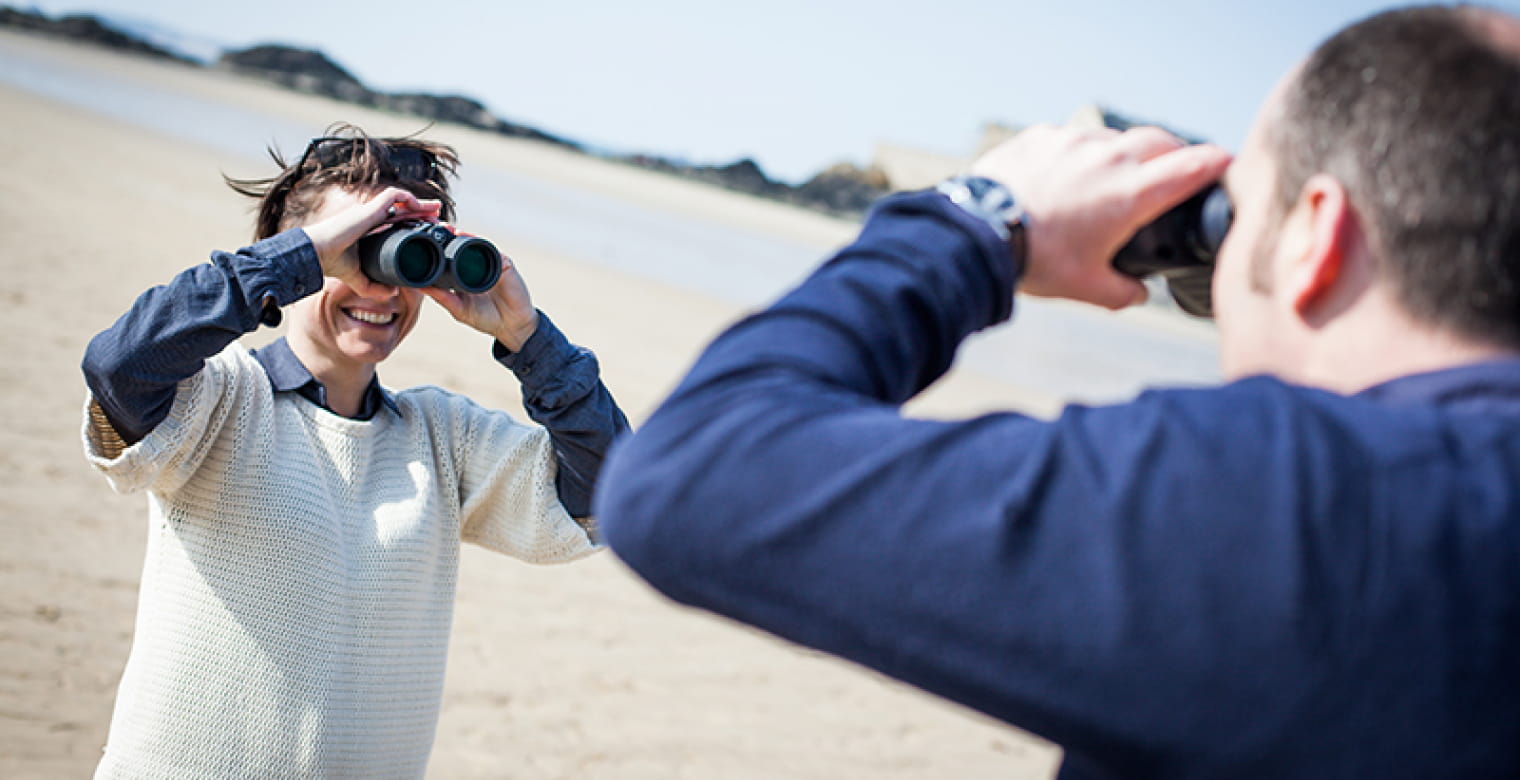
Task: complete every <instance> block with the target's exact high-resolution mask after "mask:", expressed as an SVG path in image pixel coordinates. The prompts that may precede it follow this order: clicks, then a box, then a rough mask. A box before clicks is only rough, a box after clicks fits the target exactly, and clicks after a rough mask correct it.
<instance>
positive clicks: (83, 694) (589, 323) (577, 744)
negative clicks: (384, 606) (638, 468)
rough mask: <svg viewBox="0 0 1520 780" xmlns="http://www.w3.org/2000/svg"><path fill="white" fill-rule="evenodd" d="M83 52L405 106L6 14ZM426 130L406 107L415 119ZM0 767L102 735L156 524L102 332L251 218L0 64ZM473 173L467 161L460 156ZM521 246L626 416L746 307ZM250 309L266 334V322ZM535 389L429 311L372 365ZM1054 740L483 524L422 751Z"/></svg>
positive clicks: (476, 388) (80, 57) (465, 139)
mask: <svg viewBox="0 0 1520 780" xmlns="http://www.w3.org/2000/svg"><path fill="white" fill-rule="evenodd" d="M0 47H26V48H27V49H28V50H29V51H33V50H34V51H36V52H38V53H39V56H50V57H58V58H67V59H68V60H69V61H70V62H71V63H73V64H74V65H76V66H77V65H80V64H83V65H84V66H87V67H98V68H110V69H112V70H113V71H115V72H117V73H119V74H127V75H128V76H130V77H132V78H142V79H145V80H151V81H153V82H154V83H156V84H158V85H160V86H161V87H163V88H165V89H175V90H182V91H185V92H187V93H193V94H204V95H208V96H215V97H217V98H218V99H225V100H237V101H239V102H241V103H243V104H246V105H248V106H251V107H257V108H258V109H259V110H261V111H269V112H272V113H277V114H279V115H281V116H290V117H298V118H301V119H303V120H306V121H313V122H316V123H318V124H325V122H326V121H329V120H331V119H338V118H345V119H353V120H354V121H357V122H359V123H361V124H365V125H367V126H369V127H370V128H371V129H372V130H376V131H380V132H386V131H387V129H388V126H390V125H395V124H397V123H399V122H401V121H402V120H398V119H396V118H393V117H382V116H379V115H372V114H368V113H366V112H361V111H357V110H355V109H354V108H352V107H350V106H344V105H340V104H336V103H330V102H327V101H324V100H319V99H315V98H309V97H303V96H296V95H292V94H290V93H286V92H282V91H279V90H275V89H272V88H268V87H265V86H262V85H257V84H253V83H251V82H248V81H245V80H240V79H236V78H232V77H229V76H226V75H222V74H213V73H204V72H198V71H193V70H189V69H184V68H178V67H172V66H164V65H159V64H155V63H148V62H144V61H140V60H136V59H131V58H126V57H122V56H119V55H115V54H109V53H104V52H99V51H95V50H90V49H79V48H76V47H74V46H72V45H67V44H61V43H53V42H47V43H44V42H40V41H38V40H36V39H29V38H18V37H15V36H14V35H10V34H0ZM406 125H407V127H406V129H414V125H415V123H414V122H410V121H408V122H406ZM434 135H437V136H439V137H443V138H445V139H446V140H449V141H451V142H453V143H455V144H457V145H459V146H460V147H461V149H462V151H463V152H464V155H465V159H466V160H467V162H469V161H474V162H477V163H481V164H490V165H495V166H500V167H503V168H507V169H513V170H522V171H526V172H530V173H533V174H534V175H537V176H543V177H549V178H552V179H554V180H556V181H559V182H562V183H566V184H572V185H575V186H582V187H587V188H593V189H600V190H605V191H608V192H622V193H632V194H634V195H636V196H638V197H640V198H642V199H644V200H645V201H646V202H653V203H658V204H660V207H662V208H667V209H669V210H671V211H673V212H677V213H683V214H687V215H689V216H692V217H694V218H703V219H711V220H717V221H729V222H732V223H733V224H736V225H745V226H749V227H758V228H761V229H764V230H768V231H774V232H777V233H778V234H785V235H789V236H793V237H795V238H797V239H798V240H807V241H816V242H822V243H828V242H836V241H841V240H844V239H845V238H847V237H848V236H849V235H850V233H851V232H852V230H853V228H852V226H851V225H849V224H848V223H842V222H838V221H835V220H827V219H823V218H821V217H817V216H816V215H812V214H807V213H804V212H800V211H796V210H793V209H789V208H785V207H780V206H777V205H775V204H771V203H764V202H760V201H756V200H753V199H750V198H745V197H742V196H737V195H732V194H730V193H722V192H714V191H712V190H708V189H705V188H701V187H697V186H695V185H692V184H689V183H686V182H681V181H676V180H673V179H669V178H666V177H662V176H658V175H653V174H649V173H646V172H643V171H637V170H632V169H628V168H624V167H621V166H617V165H611V164H607V163H603V162H598V161H595V160H591V159H588V158H584V157H579V156H575V155H569V154H565V153H562V152H559V151H557V150H553V149H548V148H545V147H542V146H538V145H534V144H527V143H521V142H514V141H510V140H507V139H500V138H496V137H491V136H487V135H484V134H480V133H474V132H471V131H467V130H460V129H453V128H439V129H438V132H437V133H435V134H434ZM0 159H4V160H5V163H4V164H3V165H0V192H3V193H4V196H3V198H0V224H3V225H4V227H3V228H0V258H3V259H0V262H3V271H4V277H3V278H4V281H3V282H0V318H3V319H0V356H3V359H0V409H3V410H4V414H5V422H6V424H5V425H3V426H0V475H3V476H0V480H3V491H0V524H3V527H0V533H3V538H4V540H5V543H4V547H3V552H0V593H3V594H4V598H3V600H0V658H3V659H4V661H3V666H0V776H3V777H7V778H32V777H36V778H56V777H82V776H87V775H88V774H89V773H90V772H91V771H92V769H93V767H94V764H95V761H96V760H97V758H98V756H99V752H100V748H101V746H102V744H103V743H104V740H105V737H106V728H107V724H108V722H109V718H110V711H111V704H112V701H113V698H114V694H115V687H116V684H117V681H118V679H119V677H120V674H121V669H122V665H123V663H124V661H125V659H126V656H127V651H128V648H129V645H130V642H131V637H132V625H133V614H134V609H135V601H136V591H137V583H138V577H139V573H140V567H141V563H142V555H143V549H144V536H145V531H146V523H145V518H146V512H145V505H144V499H143V497H142V496H118V495H115V494H113V493H112V492H111V490H110V489H109V488H108V487H107V485H106V483H105V481H104V479H102V478H101V477H99V476H98V475H97V474H95V473H94V472H93V471H92V470H91V469H90V468H89V467H88V466H87V465H86V464H85V461H84V459H83V456H82V454H81V447H80V441H79V427H80V421H79V410H80V404H81V401H82V399H83V396H84V387H83V382H82V380H81V377H80V374H79V370H78V368H77V366H78V361H79V358H80V356H81V354H82V352H83V349H84V346H85V343H86V342H87V340H88V339H89V338H90V337H91V336H92V335H93V334H94V333H95V332H97V331H99V330H100V329H102V328H104V327H106V326H107V325H109V324H110V322H111V321H112V320H113V319H114V318H115V317H116V316H118V315H119V314H120V313H121V312H122V311H125V309H126V308H127V306H128V305H129V304H130V303H131V301H132V299H133V298H134V297H135V296H136V295H137V294H138V293H139V292H141V291H142V290H143V289H145V288H146V287H148V286H150V285H152V284H156V283H160V282H163V281H166V280H167V279H169V278H170V277H171V276H173V274H175V273H176V272H178V271H179V270H181V269H183V268H184V267H187V266H189V265H191V264H193V263H196V262H200V261H202V260H203V259H204V258H205V256H206V254H207V252H208V251H209V250H210V249H211V248H226V249H233V248H236V247H237V246H240V245H241V244H243V243H245V237H246V236H247V234H248V230H249V225H250V216H249V214H248V212H247V210H246V204H245V203H243V202H242V201H241V200H240V199H239V198H238V197H236V196H234V195H233V194H231V193H230V191H228V190H227V189H226V188H225V187H224V186H223V185H222V184H221V181H220V179H219V176H218V172H219V171H224V170H225V171H229V172H234V173H239V172H242V173H246V172H249V171H248V166H247V162H246V160H245V159H244V158H234V157H230V156H227V155H224V154H219V153H217V152H214V151H209V150H206V149H203V148H198V147H194V146H190V145H187V144H183V143H179V142H176V141H174V140H172V139H168V138H166V137H164V136H162V135H159V134H155V133H152V132H148V131H145V130H142V129H140V128H137V127H135V126H130V125H126V124H121V123H117V122H113V121H110V120H107V119H103V118H101V117H100V116H99V115H96V114H94V113H92V112H89V111H87V110H84V109H80V108H76V107H71V106H66V105H63V104H60V103H57V102H54V101H52V100H49V99H45V98H40V97H36V96H33V95H31V94H29V93H26V92H22V91H18V90H17V89H15V88H12V87H8V86H0ZM466 175H468V174H467V173H466ZM493 238H496V239H497V240H498V242H499V243H501V244H502V245H504V246H506V247H508V248H509V249H511V250H512V251H513V254H514V256H515V257H516V259H517V261H518V263H519V265H520V267H521V268H523V270H524V275H525V276H526V277H527V279H528V282H529V284H530V286H531V288H532V290H533V293H534V297H535V301H536V302H537V303H538V304H539V305H540V306H541V307H542V308H543V309H545V310H546V311H548V312H550V313H551V314H552V315H553V316H554V317H555V319H556V320H557V321H558V322H559V323H560V324H561V326H562V327H563V328H564V329H565V331H566V332H567V333H569V334H570V335H571V337H572V338H573V339H575V340H576V341H578V342H580V343H583V344H585V345H587V346H590V347H592V348H593V349H595V350H596V351H597V353H598V355H599V356H600V357H601V358H602V364H603V369H604V376H605V379H606V382H607V384H608V385H609V387H611V388H612V391H613V392H614V394H615V395H617V396H618V397H619V399H620V400H621V401H622V402H623V404H624V406H625V408H627V409H628V410H629V413H630V416H631V417H632V418H633V419H634V421H635V424H637V422H638V421H639V420H640V419H642V418H643V417H644V416H645V415H646V414H647V413H648V411H649V410H650V409H651V408H652V406H653V405H654V404H655V403H656V402H657V401H658V400H659V398H660V397H661V396H662V394H663V393H664V392H665V391H666V390H668V389H669V388H670V387H671V385H672V384H673V383H674V382H675V381H676V380H677V379H678V378H679V376H680V373H681V371H682V370H683V369H684V368H685V367H686V366H687V365H688V364H689V363H690V361H691V360H692V358H693V357H694V356H695V354H696V353H697V351H698V350H699V349H700V347H701V346H702V345H703V344H704V343H706V342H707V341H708V340H709V339H710V338H711V337H712V336H713V335H714V334H715V333H716V332H717V331H718V330H719V329H720V328H721V327H723V326H724V325H725V324H726V323H728V322H730V321H732V320H733V319H734V318H735V317H736V316H738V315H739V314H741V312H740V311H739V310H738V309H737V308H736V307H735V306H733V305H731V304H726V303H723V302H720V301H716V300H712V299H707V298H703V297H701V296H697V295H694V294H691V293H687V292H683V291H680V290H677V289H673V288H671V287H669V286H665V285H661V284H658V283H655V282H652V281H648V280H644V279H639V278H634V277H631V276H627V275H623V274H618V273H614V272H610V271H607V270H605V269H603V268H599V267H597V266H595V265H592V264H588V263H586V262H583V261H581V260H579V259H577V258H574V257H557V256H553V255H550V254H548V253H544V252H538V251H535V250H533V249H532V248H531V247H521V246H516V245H514V243H513V241H512V237H511V236H493ZM272 335H273V334H271V333H269V332H261V333H259V334H256V335H254V336H250V337H249V338H248V339H246V342H247V343H249V344H250V345H257V344H261V343H264V342H266V341H268V340H269V339H270V338H271V337H272ZM381 374H382V377H383V378H384V379H385V381H386V382H387V384H389V385H392V386H407V385H410V384H416V383H422V382H427V383H433V384H440V385H444V386H446V387H450V388H452V389H454V390H457V391H461V392H464V393H467V394H469V395H472V396H474V397H475V398H477V399H479V400H480V401H482V402H484V403H487V404H490V405H495V406H498V407H500V408H504V409H507V410H509V411H512V412H513V413H520V406H519V399H518V397H517V396H516V394H515V388H513V387H511V385H512V384H513V383H512V382H510V381H509V380H508V381H503V380H504V378H505V375H504V373H503V372H502V370H501V369H500V368H498V367H496V366H495V365H494V364H492V363H491V361H490V360H489V359H488V356H487V343H486V340H485V339H484V337H482V336H479V335H478V334H474V333H473V332H469V331H466V330H464V329H462V328H461V327H459V326H457V325H455V324H454V323H453V322H451V321H450V320H449V318H448V317H447V316H446V315H444V314H443V312H442V311H441V310H437V309H434V310H432V311H430V312H428V313H427V314H426V315H424V317H423V321H422V323H421V324H420V325H419V327H418V329H417V330H416V332H415V333H414V334H413V335H412V337H411V339H410V341H409V342H408V343H407V344H406V345H404V346H403V348H402V349H401V350H400V351H399V352H398V353H397V355H396V356H395V357H394V358H393V359H392V360H391V361H389V362H388V363H387V364H386V365H385V366H384V367H383V369H382V372H381ZM1019 403H1022V404H1024V406H1025V407H1026V408H1029V407H1042V406H1043V408H1039V409H1038V410H1039V411H1046V410H1048V408H1049V399H1039V398H1035V397H1032V396H1029V395H1028V394H1026V393H1022V392H1021V391H1020V390H1019V389H1018V388H1014V387H1009V386H1007V385H1001V384H998V383H995V382H992V381H989V380H986V379H984V378H980V377H977V376H975V375H973V374H970V373H969V372H958V375H957V376H955V377H952V378H951V379H950V380H949V381H946V382H944V383H942V384H941V385H940V386H939V387H937V388H936V389H935V390H934V391H933V392H932V393H931V394H930V395H929V397H928V398H927V399H926V400H925V401H923V402H921V403H920V405H919V407H918V408H919V409H920V410H922V411H925V412H928V413H933V414H946V415H962V414H969V413H974V412H978V411H982V410H985V409H988V408H995V407H999V406H1005V407H1006V406H1009V405H1010V404H1019ZM1057 756H1058V752H1057V751H1056V750H1054V749H1053V748H1051V747H1050V746H1048V745H1045V744H1043V743H1041V742H1039V741H1038V740H1035V739H1033V738H1031V737H1029V736H1027V735H1025V734H1022V733H1020V732H1018V731H1016V730H1013V729H1010V728H1007V727H1005V726H1002V725H1000V724H997V723H993V722H990V721H988V720H987V719H985V718H982V717H980V716H978V715H976V714H974V713H970V712H968V711H966V710H964V709H961V708H958V707H956V706H954V705H950V704H947V703H943V702H941V701H939V700H937V699H934V698H932V697H930V696H927V695H924V694H922V693H920V692H918V691H916V690H913V689H909V688H907V687H904V686H902V685H899V684H897V683H895V682H892V681H889V680H885V679H883V678H881V677H879V676H877V675H875V674H873V673H870V672H868V671H865V670H862V669H861V668H859V667H856V666H853V665H851V664H848V663H845V662H842V661H839V660H837V659H834V658H830V657H825V656H822V655H819V654H816V653H812V652H809V651H806V650H802V649H799V648H797V647H794V646H791V645H789V644H786V643H783V642H780V641H778V640H775V639H773V638H771V637H769V636H766V635H762V634H759V633H757V632H754V631H751V630H749V629H746V628H743V627H740V626H737V625H735V624H732V623H729V622H727V621H724V620H721V619H717V618H714V617H712V616H709V615H706V614H700V613H697V612H694V611H690V610H686V609H682V608H679V607H676V606H673V605H672V604H670V603H669V602H666V601H664V600H663V599H662V598H661V597H659V596H658V595H656V594H655V593H653V592H652V591H650V590H649V589H648V588H647V587H646V586H645V585H643V584H642V582H641V581H639V580H638V579H636V578H635V577H634V576H632V575H631V574H630V573H629V572H628V571H627V570H626V569H625V568H624V567H623V566H622V565H621V564H620V563H619V562H618V561H617V560H616V559H615V558H614V557H613V556H611V555H610V554H604V555H600V556H597V557H595V558H592V559H590V560H587V561H583V562H579V563H575V564H572V565H568V566H561V567H532V566H528V565H524V564H521V563H518V562H516V561H512V560H509V559H506V558H503V557H500V556H495V555H492V554H489V553H486V552H484V551H481V550H479V549H476V548H467V550H466V554H465V556H464V562H463V570H462V573H461V581H460V586H459V595H458V610H457V613H456V617H455V630H454V637H453V643H452V649H451V653H450V661H449V672H448V681H447V688H446V691H445V696H444V703H443V716H442V721H441V723H440V724H439V729H438V739H437V743H436V747H435V750H434V754H433V761H432V765H431V771H430V776H433V777H439V778H468V777H521V778H554V777H592V778H671V777H690V778H777V777H797V778H813V777H816V778H840V777H870V778H943V777H956V778H961V777H1000V778H1009V777H1013V778H1037V777H1047V776H1049V775H1050V774H1051V772H1052V771H1053V768H1054V766H1055V763H1056V761H1057Z"/></svg>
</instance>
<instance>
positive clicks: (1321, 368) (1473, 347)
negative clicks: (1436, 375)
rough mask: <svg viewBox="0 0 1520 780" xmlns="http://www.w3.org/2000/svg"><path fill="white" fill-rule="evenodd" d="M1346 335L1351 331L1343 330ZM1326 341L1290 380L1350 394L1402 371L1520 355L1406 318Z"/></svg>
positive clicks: (1406, 373) (1421, 371)
mask: <svg viewBox="0 0 1520 780" xmlns="http://www.w3.org/2000/svg"><path fill="white" fill-rule="evenodd" d="M1343 335H1346V336H1349V335H1351V334H1343ZM1360 336H1361V337H1359V338H1340V339H1337V340H1334V341H1327V342H1325V343H1322V344H1321V345H1320V348H1319V349H1316V350H1315V351H1313V352H1312V353H1311V354H1309V355H1308V356H1307V359H1306V360H1305V361H1304V362H1303V364H1302V365H1300V366H1299V371H1298V372H1295V373H1298V374H1299V375H1298V376H1295V377H1292V380H1293V381H1297V382H1300V383H1302V384H1306V385H1310V386H1313V387H1323V388H1325V389H1328V390H1333V391H1335V392H1338V393H1343V394H1346V395H1350V394H1353V393H1359V392H1361V391H1363V390H1366V389H1367V388H1369V387H1373V386H1375V385H1380V384H1383V383H1384V382H1388V381H1391V380H1394V379H1397V378H1399V377H1402V376H1411V375H1414V374H1424V373H1429V372H1432V371H1441V370H1444V369H1448V368H1457V367H1459V366H1465V365H1471V364H1474V363H1482V362H1487V361H1490V360H1499V359H1504V358H1516V357H1520V352H1517V351H1516V350H1513V349H1510V348H1506V347H1500V346H1497V345H1494V344H1488V343H1483V342H1478V341H1474V340H1472V339H1467V338H1462V337H1460V336H1457V335H1455V334H1453V333H1451V332H1450V331H1447V330H1444V329H1437V328H1433V327H1429V326H1423V325H1419V324H1415V323H1410V322H1408V321H1407V320H1406V321H1405V322H1404V323H1402V327H1389V328H1381V329H1376V330H1371V331H1367V332H1364V333H1362V334H1360Z"/></svg>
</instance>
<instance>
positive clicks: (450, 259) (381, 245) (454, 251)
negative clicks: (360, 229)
mask: <svg viewBox="0 0 1520 780" xmlns="http://www.w3.org/2000/svg"><path fill="white" fill-rule="evenodd" d="M358 249H359V267H360V268H361V269H363V271H364V274H365V276H368V277H369V278H371V279H373V280H375V281H377V282H379V283H381V284H389V285H395V286H397V287H442V288H446V289H450V290H458V291H460V292H470V293H478V292H485V291H486V290H489V289H491V288H492V287H494V286H496V281H497V280H498V279H500V278H501V253H500V252H498V251H497V250H496V247H495V246H494V245H492V244H491V242H489V241H487V240H485V239H483V238H475V237H474V236H457V235H454V233H453V232H452V231H450V230H449V229H448V228H446V227H444V226H443V225H439V224H436V223H432V222H419V221H408V222H399V223H397V224H395V225H392V226H391V227H390V228H387V229H386V230H383V231H381V232H379V233H372V234H370V235H367V236H365V237H363V238H361V239H359V244H358Z"/></svg>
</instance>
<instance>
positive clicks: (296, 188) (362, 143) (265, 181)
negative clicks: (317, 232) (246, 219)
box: [222, 122, 459, 241]
mask: <svg viewBox="0 0 1520 780" xmlns="http://www.w3.org/2000/svg"><path fill="white" fill-rule="evenodd" d="M324 138H325V139H351V140H352V142H353V144H352V147H351V149H350V150H349V152H348V153H346V154H344V155H342V156H341V157H339V158H337V159H336V160H334V159H321V158H322V155H313V154H311V153H310V152H311V147H308V148H307V153H306V154H302V155H301V157H300V159H298V160H296V161H295V162H293V163H287V162H285V158H284V156H283V155H281V154H280V151H279V149H277V148H275V147H273V146H270V147H269V148H268V150H267V151H268V152H269V156H270V158H271V159H273V160H274V163H275V165H278V166H279V167H280V172H279V173H278V174H275V175H274V176H271V177H268V178H254V179H235V178H233V177H231V176H227V175H225V174H223V176H222V179H223V180H224V181H226V182H227V186H229V187H231V188H232V189H233V190H235V191H237V192H238V193H240V194H242V195H247V196H248V197H250V198H257V199H258V201H259V203H258V216H257V218H256V220H255V223H254V231H253V238H254V240H255V241H258V240H261V239H265V238H269V237H270V236H272V235H275V234H276V233H279V232H280V231H282V230H288V229H290V228H292V227H296V226H298V225H300V224H302V223H303V222H304V221H305V220H306V218H307V217H308V216H310V214H311V213H312V212H313V211H314V210H316V208H317V207H318V205H320V202H321V201H320V199H321V197H322V194H323V193H324V192H326V191H327V190H328V189H329V188H331V187H339V188H342V189H347V190H360V191H371V190H380V189H383V188H385V187H389V186H393V185H394V186H397V187H401V188H402V189H405V190H407V191H408V192H411V193H412V194H413V195H416V196H417V197H418V198H424V199H432V200H440V201H443V208H442V210H441V213H440V214H439V216H440V217H441V218H442V219H444V220H445V221H452V220H453V219H454V199H453V198H452V197H451V196H450V195H449V183H448V177H449V176H454V175H455V174H456V171H457V170H458V168H459V156H458V155H457V154H456V153H455V152H454V149H453V147H450V146H446V145H444V144H440V143H433V142H431V141H424V140H422V139H420V138H417V137H415V136H407V137H404V138H372V137H370V136H369V135H368V134H366V133H365V132H364V131H363V130H362V129H360V128H359V127H356V126H354V125H351V124H348V123H344V122H339V123H337V124H334V125H331V126H329V127H328V128H327V132H326V134H325V136H324ZM395 149H415V150H418V151H420V152H423V153H425V154H426V155H428V156H429V157H431V159H432V162H433V164H432V166H431V169H430V170H429V171H428V172H427V173H426V174H424V175H422V176H417V175H414V174H412V173H410V172H407V171H402V170H398V169H397V167H395V166H393V165H392V164H391V163H390V160H391V158H392V156H393V155H392V150H395Z"/></svg>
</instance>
